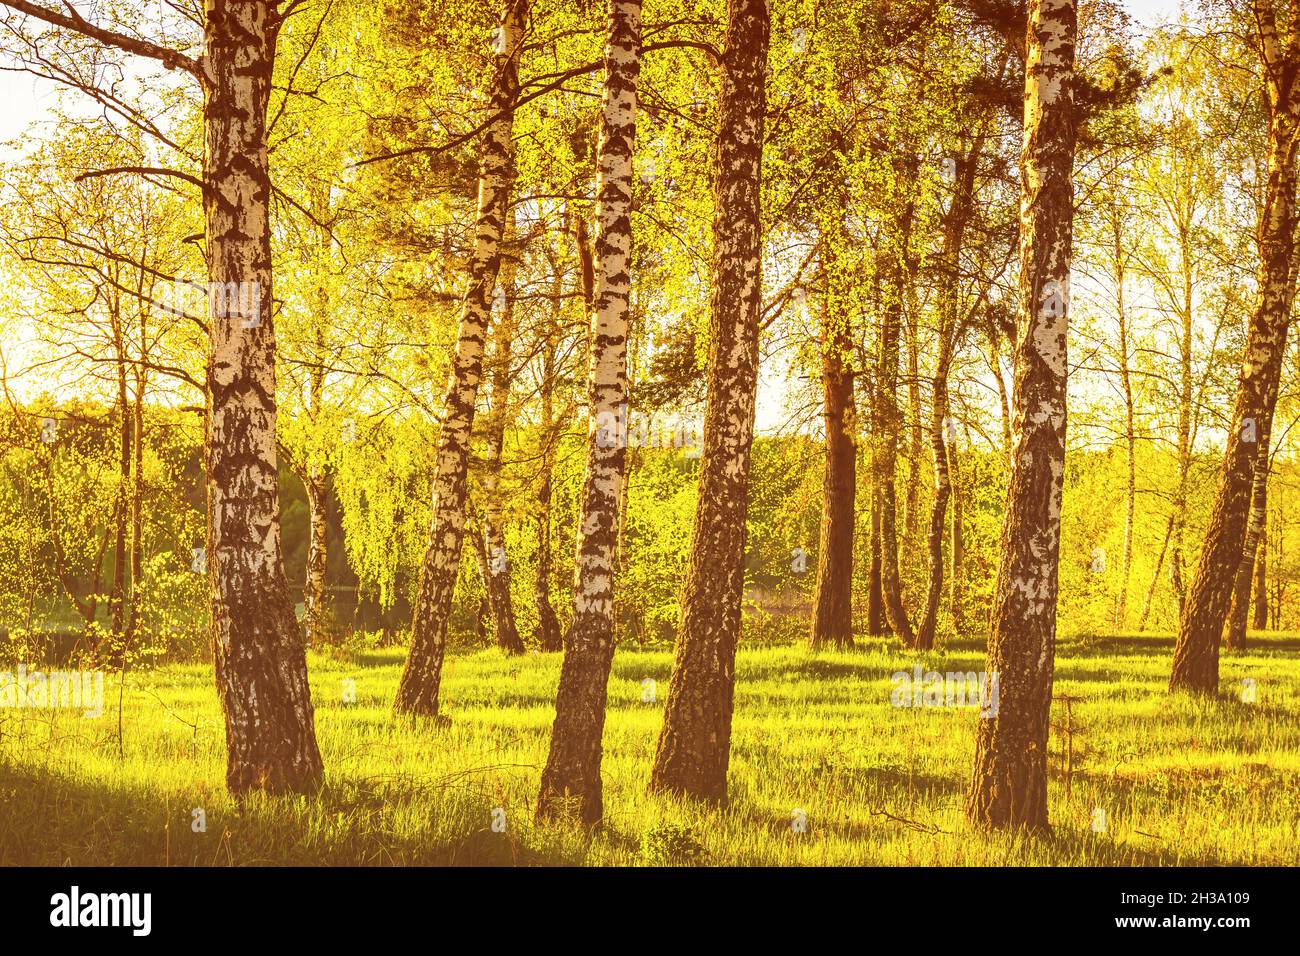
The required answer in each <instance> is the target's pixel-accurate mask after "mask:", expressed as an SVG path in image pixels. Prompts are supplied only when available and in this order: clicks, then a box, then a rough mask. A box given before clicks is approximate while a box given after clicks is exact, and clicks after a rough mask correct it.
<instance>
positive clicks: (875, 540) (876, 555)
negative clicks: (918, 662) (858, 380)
mask: <svg viewBox="0 0 1300 956" xmlns="http://www.w3.org/2000/svg"><path fill="white" fill-rule="evenodd" d="M873 454H874V440H873ZM870 471H871V528H870V535H871V541H870V545H871V553H870V559H869V563H868V566H867V633H868V634H870V635H871V636H872V637H881V636H883V635H884V634H885V631H886V624H885V589H884V583H883V580H882V573H881V554H880V493H879V489H878V487H877V482H876V470H875V468H871V469H870Z"/></svg>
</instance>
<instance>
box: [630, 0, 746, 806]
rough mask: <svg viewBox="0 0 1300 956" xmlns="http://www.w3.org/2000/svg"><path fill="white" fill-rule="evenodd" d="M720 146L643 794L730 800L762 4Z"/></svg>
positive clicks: (727, 92)
mask: <svg viewBox="0 0 1300 956" xmlns="http://www.w3.org/2000/svg"><path fill="white" fill-rule="evenodd" d="M727 12H728V21H727V35H726V51H725V54H724V56H723V70H722V105H721V112H720V114H719V124H718V133H717V145H716V150H717V151H716V153H715V156H716V173H715V175H716V179H715V183H714V213H713V283H712V289H711V290H710V293H711V294H710V302H709V323H710V335H709V358H708V400H707V404H706V407H705V414H704V450H703V456H702V461H701V464H700V479H699V492H698V495H699V498H698V503H697V505H696V510H695V526H694V529H693V531H692V534H691V557H690V563H689V567H688V569H687V575H686V581H685V584H684V586H683V589H682V617H681V624H680V627H679V629H678V636H677V653H676V656H675V659H674V661H673V671H672V679H671V683H670V685H669V690H668V700H667V702H666V704H665V708H664V724H663V730H662V731H661V732H660V735H659V745H658V749H657V750H656V753H655V760H654V767H653V769H652V771H651V776H650V787H651V789H652V790H654V791H660V792H671V793H679V794H689V795H691V796H694V797H698V798H701V799H704V800H707V801H710V802H714V803H725V802H726V798H727V767H728V764H729V762H730V758H731V715H732V707H733V700H734V694H735V678H736V673H735V666H736V645H737V643H738V641H739V639H740V607H741V597H742V593H743V589H744V579H745V567H744V564H745V517H746V514H747V512H748V508H749V465H750V448H751V445H752V443H753V439H754V412H755V406H756V402H757V393H758V331H759V312H760V308H761V297H762V271H761V259H760V248H761V241H762V221H761V218H760V187H761V183H762V159H763V114H764V110H765V108H766V99H767V97H766V88H765V84H766V72H767V47H768V35H769V30H770V25H771V24H770V12H769V10H768V6H767V0H728V6H727Z"/></svg>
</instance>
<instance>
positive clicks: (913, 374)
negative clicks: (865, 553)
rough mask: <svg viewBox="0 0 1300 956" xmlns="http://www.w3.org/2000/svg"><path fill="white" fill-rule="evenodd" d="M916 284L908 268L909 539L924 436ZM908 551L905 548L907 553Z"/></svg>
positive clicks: (906, 512) (906, 521) (914, 519)
mask: <svg viewBox="0 0 1300 956" xmlns="http://www.w3.org/2000/svg"><path fill="white" fill-rule="evenodd" d="M916 300H917V295H916V283H915V282H913V281H912V272H911V269H910V268H909V270H908V279H907V309H906V312H905V321H904V323H903V328H904V329H905V337H906V339H907V409H908V429H907V431H908V448H907V454H908V459H909V460H908V465H907V493H906V498H905V503H904V514H903V539H904V541H905V542H910V541H912V539H913V536H914V535H915V534H916V524H917V518H918V517H919V516H920V513H921V456H922V454H923V452H922V448H923V445H924V438H923V436H922V429H921V356H920V354H919V353H920V350H921V349H920V342H919V339H920V335H919V332H918V329H917V327H916V324H917V312H918V307H917V301H916ZM908 553H909V554H911V553H912V552H911V551H910V550H909V552H908Z"/></svg>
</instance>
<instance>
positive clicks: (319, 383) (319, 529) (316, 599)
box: [299, 184, 333, 647]
mask: <svg viewBox="0 0 1300 956" xmlns="http://www.w3.org/2000/svg"><path fill="white" fill-rule="evenodd" d="M311 197H312V215H313V216H314V217H315V218H316V220H317V221H318V222H326V221H328V220H329V218H330V216H331V211H330V208H329V207H330V201H329V190H328V189H327V188H326V187H325V186H324V185H323V184H315V185H313V186H312V187H311ZM332 241H333V239H332V237H331V235H330V232H329V230H328V229H326V228H324V227H323V226H318V227H317V228H316V257H315V261H314V262H313V263H312V266H313V268H314V270H315V272H316V303H315V315H314V316H313V329H312V338H313V345H314V351H313V355H312V358H313V360H314V361H313V366H312V368H311V369H310V370H309V372H308V377H307V390H308V391H307V415H308V417H309V419H310V421H311V423H312V426H313V427H314V428H316V427H319V426H320V422H321V410H322V407H323V405H324V402H325V363H326V361H327V358H328V357H327V355H326V339H325V330H326V328H327V327H328V325H329V323H330V320H331V318H332V315H331V313H332V311H333V310H332V303H331V299H330V282H329V277H330V271H331V258H332V257H331V251H332V249H331V243H332ZM301 471H302V473H301V474H300V475H299V477H300V478H301V479H302V482H303V485H304V487H305V488H306V489H307V513H308V521H309V531H308V537H307V567H306V569H305V573H304V575H303V597H302V602H303V625H304V627H305V629H306V632H307V633H306V637H307V643H308V644H309V645H311V646H313V647H314V646H317V645H319V644H321V643H323V642H324V641H325V640H326V638H327V635H326V633H325V622H326V609H325V576H326V572H327V570H328V568H329V520H328V516H329V469H328V468H327V467H326V466H325V465H323V464H322V463H321V462H320V461H319V460H316V461H312V462H310V463H309V464H308V465H307V466H306V467H305V468H303V469H301Z"/></svg>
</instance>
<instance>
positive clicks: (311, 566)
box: [302, 466, 329, 646]
mask: <svg viewBox="0 0 1300 956" xmlns="http://www.w3.org/2000/svg"><path fill="white" fill-rule="evenodd" d="M303 484H304V485H305V486H306V488H307V515H308V522H309V530H308V534H307V569H306V571H307V573H306V576H305V579H304V584H303V594H302V602H303V625H304V627H305V629H306V632H307V635H306V636H307V642H308V643H309V644H311V645H312V646H315V645H317V644H318V643H320V642H322V641H323V640H324V639H325V571H326V568H327V567H328V563H329V543H328V537H327V535H328V531H329V522H328V520H327V517H328V514H329V486H328V484H327V483H326V480H325V475H324V473H323V470H322V469H321V468H320V467H318V466H313V467H312V468H310V469H309V470H308V473H307V475H306V479H305V480H304V482H303Z"/></svg>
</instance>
